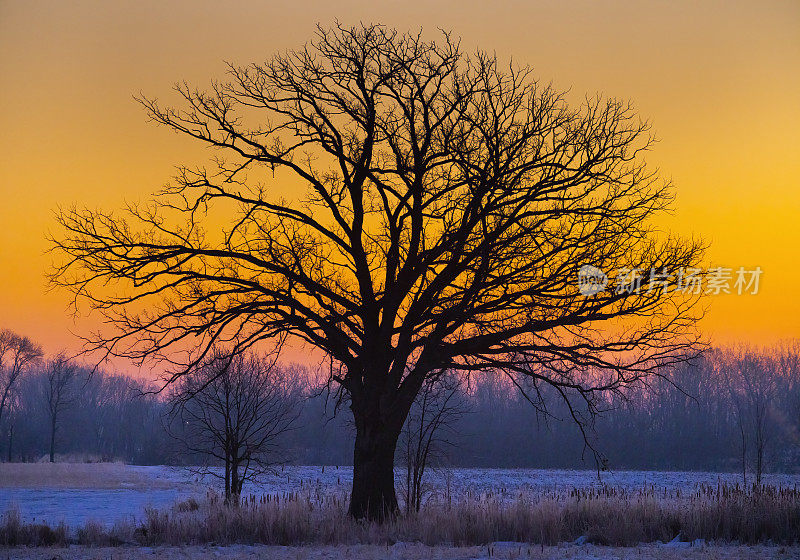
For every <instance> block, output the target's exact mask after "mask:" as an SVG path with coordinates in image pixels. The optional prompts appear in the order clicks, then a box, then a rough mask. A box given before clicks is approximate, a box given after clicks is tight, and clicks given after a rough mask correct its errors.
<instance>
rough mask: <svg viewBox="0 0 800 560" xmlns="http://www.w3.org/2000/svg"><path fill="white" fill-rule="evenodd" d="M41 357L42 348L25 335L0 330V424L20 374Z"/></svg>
mask: <svg viewBox="0 0 800 560" xmlns="http://www.w3.org/2000/svg"><path fill="white" fill-rule="evenodd" d="M41 357H42V348H41V347H40V346H39V345H38V344H36V343H34V342H33V341H32V340H31V339H30V338H28V337H27V336H20V335H18V334H16V333H14V332H12V331H10V330H8V329H1V330H0V391H2V393H1V394H0V424H2V421H3V412H5V410H6V406H7V404H8V401H9V399H10V398H11V397H12V393H13V391H14V386H15V385H16V384H17V382H18V381H19V378H20V376H21V375H22V374H23V373H25V371H26V370H28V369H29V368H30V367H31V366H32V365H33V364H35V363H37V362H38V361H39V360H40V359H41Z"/></svg>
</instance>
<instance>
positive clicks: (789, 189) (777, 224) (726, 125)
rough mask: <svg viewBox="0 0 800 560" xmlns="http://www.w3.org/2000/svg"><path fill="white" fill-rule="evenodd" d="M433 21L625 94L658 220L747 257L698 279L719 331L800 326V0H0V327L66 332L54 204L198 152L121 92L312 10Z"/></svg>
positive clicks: (304, 30) (316, 15)
mask: <svg viewBox="0 0 800 560" xmlns="http://www.w3.org/2000/svg"><path fill="white" fill-rule="evenodd" d="M335 18H338V19H339V21H341V22H342V23H345V24H349V23H355V22H357V21H359V20H362V21H365V22H379V23H384V24H387V25H390V26H394V27H397V28H398V29H401V30H409V29H418V28H419V27H420V26H422V27H423V28H424V29H425V30H426V31H430V32H433V31H435V29H436V28H437V27H441V28H444V29H449V30H452V31H453V32H454V33H455V34H456V35H458V36H461V38H462V45H463V46H464V47H466V49H467V50H473V49H475V48H476V47H480V48H483V49H485V50H489V51H492V50H494V51H496V52H497V54H498V55H499V56H501V57H503V58H507V57H513V59H514V60H515V61H516V62H518V63H524V64H529V65H531V66H532V67H533V68H534V72H535V75H536V76H537V77H538V78H539V79H541V80H542V81H544V82H547V81H552V82H553V83H554V84H555V85H557V86H558V87H559V88H563V89H567V88H571V91H572V92H574V93H576V94H580V95H582V94H583V93H585V92H588V93H596V92H601V93H604V94H606V95H609V96H616V97H623V98H629V99H631V100H632V101H633V102H634V103H635V105H636V107H637V108H638V110H639V111H640V113H641V114H642V115H643V116H645V117H646V118H648V119H649V120H650V121H651V123H652V124H653V127H654V130H655V132H656V133H657V135H658V137H659V138H660V142H659V144H658V145H657V146H656V148H655V149H654V150H653V152H652V153H651V154H650V155H649V161H651V162H652V163H653V164H655V165H657V166H659V167H660V169H661V170H662V173H663V174H664V176H666V177H672V178H673V180H674V182H675V184H676V186H677V201H676V212H675V214H674V216H672V217H670V218H669V220H667V221H666V225H667V227H669V228H671V229H674V230H675V231H678V232H680V233H684V234H695V235H699V236H701V237H703V238H704V239H705V240H707V241H708V242H710V243H711V250H710V252H709V262H710V263H711V264H718V265H725V266H731V267H738V266H745V267H749V268H751V267H755V266H760V267H761V268H762V269H763V271H764V273H763V277H762V279H761V290H760V293H759V294H758V295H756V296H736V295H730V296H722V297H714V298H709V304H710V313H709V315H708V316H707V317H706V318H705V319H704V321H703V324H702V327H703V329H704V331H705V332H707V333H708V335H709V336H710V337H711V339H712V341H716V342H723V343H726V342H735V341H747V342H753V343H758V344H768V343H771V342H773V341H777V340H780V339H785V338H789V337H796V336H798V335H800V319H799V318H798V317H800V294H798V292H797V291H796V290H797V289H798V285H800V283H799V282H798V279H799V278H800V228H799V227H798V221H800V2H796V1H787V2H748V3H745V2H711V1H709V2H696V1H691V2H688V1H687V2H684V1H663V2H651V3H648V2H603V1H597V0H594V1H587V2H571V3H567V2H492V3H489V2H469V1H458V2H411V1H403V2H376V1H375V0H373V1H370V2H339V3H333V2H303V1H299V0H296V1H292V2H225V3H224V4H223V3H222V2H219V3H217V2H204V1H191V2H190V1H182V2H176V1H160V2H149V1H140V2H36V1H8V0H0V124H1V125H2V126H0V194H2V197H0V327H6V328H12V329H14V330H16V331H19V332H21V333H25V334H28V335H29V336H32V337H33V338H35V339H38V340H39V341H40V342H42V343H43V344H44V346H45V349H46V351H48V352H54V351H57V350H58V349H60V348H64V347H66V348H75V347H77V343H76V340H75V338H74V337H73V336H72V335H71V334H70V332H69V330H70V329H72V330H78V331H81V330H82V329H85V328H86V327H87V326H88V325H91V324H92V321H91V319H89V320H83V321H79V322H78V323H77V324H76V323H74V322H73V320H72V318H71V317H69V316H68V315H67V314H66V311H65V310H66V301H67V296H66V294H64V293H46V292H45V290H46V285H45V280H44V276H43V273H44V271H45V270H46V268H47V267H48V265H49V262H50V258H49V257H48V256H47V255H46V254H44V251H45V249H46V248H47V244H46V241H45V234H46V232H47V231H48V230H49V229H51V228H52V227H53V223H54V222H53V210H54V209H55V208H56V207H57V206H58V205H59V204H61V205H68V204H71V203H74V202H77V203H78V204H81V205H84V204H85V205H88V206H90V207H93V206H100V207H104V208H107V209H115V208H117V207H119V205H120V204H121V203H122V202H123V201H124V200H130V201H135V200H139V199H143V198H146V197H147V195H148V194H149V193H151V192H153V191H154V190H156V189H157V188H159V187H160V186H161V185H163V184H164V183H165V182H166V181H168V180H169V178H170V176H171V174H172V172H173V166H174V165H175V164H178V163H191V162H194V161H203V158H205V157H207V156H208V155H210V154H209V152H208V151H203V150H202V149H199V148H198V147H197V146H195V145H194V144H192V143H191V142H190V141H189V140H187V139H185V138H181V137H179V136H177V135H175V134H172V133H170V132H169V131H167V130H166V129H163V128H159V127H156V126H154V125H153V124H150V123H148V122H147V121H146V119H145V116H144V112H143V111H142V109H141V108H140V107H139V106H138V105H137V104H136V103H135V102H134V101H133V100H132V97H131V96H132V95H133V94H135V93H138V92H140V91H141V92H144V93H145V94H147V95H149V96H158V97H160V98H162V99H163V100H169V99H172V97H171V96H170V88H171V85H172V83H173V82H175V81H177V80H187V81H189V82H190V83H193V84H197V85H205V84H207V83H208V82H209V80H210V79H212V78H223V77H224V64H223V61H230V62H233V63H240V64H246V63H249V62H254V61H263V60H265V59H267V58H268V57H269V56H270V55H271V54H272V53H274V52H275V51H277V50H283V49H287V48H293V47H298V46H300V45H301V44H302V43H303V42H305V41H306V40H307V39H309V38H310V37H311V35H312V33H313V31H314V25H315V24H316V23H317V22H320V23H322V24H329V23H331V22H333V21H334V19H335Z"/></svg>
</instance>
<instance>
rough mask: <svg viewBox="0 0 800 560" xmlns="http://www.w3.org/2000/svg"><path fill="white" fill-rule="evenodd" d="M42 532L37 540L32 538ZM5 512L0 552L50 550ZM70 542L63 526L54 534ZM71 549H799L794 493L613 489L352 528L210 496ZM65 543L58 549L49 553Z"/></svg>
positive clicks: (340, 502) (318, 506)
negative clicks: (679, 544) (678, 545)
mask: <svg viewBox="0 0 800 560" xmlns="http://www.w3.org/2000/svg"><path fill="white" fill-rule="evenodd" d="M37 531H39V532H37ZM41 531H42V529H36V528H34V527H33V526H27V525H25V524H23V523H21V522H20V520H19V516H18V515H16V516H14V515H13V512H11V513H7V514H6V516H5V517H4V518H3V520H2V523H0V545H15V544H16V545H22V544H32V545H35V544H47V543H45V542H44V541H43V540H42V539H41V538H40V537H38V536H37V535H39V534H40V532H41ZM54 531H56V532H59V531H60V533H59V534H64V535H66V534H68V530H67V528H66V527H64V526H62V527H60V528H58V529H56V530H54ZM70 534H74V537H71V540H72V541H74V542H77V543H79V544H83V545H93V546H108V545H120V544H130V545H141V546H163V545H203V544H209V543H213V544H217V545H231V544H248V545H251V544H264V545H284V546H291V545H307V544H313V545H331V546H334V545H336V546H338V545H359V544H363V545H366V544H372V545H391V544H393V543H397V542H418V543H422V544H424V545H428V546H434V545H448V546H459V547H464V546H483V545H487V544H488V543H493V542H498V541H500V542H510V541H513V542H519V543H528V544H543V545H557V544H558V543H564V542H572V541H575V540H576V539H579V538H580V541H579V542H588V543H593V544H599V545H614V546H633V545H637V544H639V543H651V542H656V541H662V542H667V541H671V540H673V539H674V538H675V537H676V536H679V537H680V538H679V540H681V541H694V540H696V539H703V540H705V541H714V542H737V543H746V544H755V543H773V544H784V545H793V544H796V543H797V542H798V540H800V491H798V490H797V489H786V488H783V489H781V488H775V487H761V488H752V489H748V490H743V489H741V488H739V487H737V486H728V485H719V486H716V487H712V486H706V487H702V488H700V489H698V490H697V491H695V492H693V493H690V494H688V495H687V494H684V493H681V492H680V491H676V492H673V493H669V492H663V493H662V492H659V491H656V490H655V489H653V488H650V489H648V488H642V489H639V490H636V491H631V490H627V489H616V488H608V487H606V488H602V489H587V490H574V491H573V492H571V493H569V494H567V495H563V494H555V493H554V494H552V495H548V494H535V495H533V494H531V495H521V496H519V497H518V498H517V499H516V500H514V501H507V500H499V499H492V498H486V497H482V498H480V499H478V498H469V497H467V498H461V499H458V500H452V499H451V500H430V501H429V502H428V503H427V504H425V506H423V510H422V511H421V512H420V514H418V515H410V516H399V517H397V518H396V519H395V520H393V521H391V522H389V523H386V524H384V525H376V524H372V523H365V522H355V521H353V520H351V519H350V518H349V517H348V516H347V502H346V500H345V499H343V498H342V497H340V496H336V495H333V496H329V497H326V496H320V495H312V493H310V492H309V493H287V494H283V495H282V496H261V497H255V496H251V497H250V498H248V499H246V500H244V501H243V503H242V504H241V505H239V506H226V505H224V504H223V503H222V502H221V500H219V499H218V498H217V497H215V496H214V495H209V496H208V497H207V498H206V499H205V500H202V501H197V500H194V499H190V500H186V501H183V502H180V503H178V504H176V505H174V506H173V507H171V508H167V509H161V510H157V509H149V510H147V511H146V513H145V516H144V518H143V519H142V520H141V521H140V522H136V523H134V522H133V521H131V520H128V521H122V522H118V523H116V524H114V525H112V526H110V527H107V526H105V525H102V524H100V523H86V524H84V525H83V526H81V527H79V528H77V529H76V530H75V532H74V533H70ZM62 542H64V541H63V539H62V540H57V541H56V542H52V543H50V544H60V543H62Z"/></svg>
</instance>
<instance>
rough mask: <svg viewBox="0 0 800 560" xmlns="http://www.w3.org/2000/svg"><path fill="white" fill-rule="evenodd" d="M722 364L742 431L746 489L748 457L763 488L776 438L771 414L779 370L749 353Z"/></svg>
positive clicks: (759, 355)
mask: <svg viewBox="0 0 800 560" xmlns="http://www.w3.org/2000/svg"><path fill="white" fill-rule="evenodd" d="M720 361H721V363H720V366H719V367H721V369H722V370H723V375H724V379H725V381H726V383H727V386H728V392H729V394H730V398H731V402H732V403H733V406H734V414H735V417H736V424H737V427H738V430H739V436H740V442H741V443H740V444H741V463H742V479H743V481H744V484H745V485H746V484H747V463H748V457H749V456H750V455H751V454H752V463H753V470H754V471H755V477H756V480H755V482H756V484H757V485H759V486H760V485H761V477H762V475H763V473H764V468H765V466H766V458H767V451H768V447H769V444H770V441H771V438H772V435H773V425H772V422H771V420H772V419H771V412H772V404H773V401H774V399H775V397H776V396H777V395H776V390H777V386H778V384H777V377H778V375H779V372H778V369H779V367H780V366H779V363H778V361H777V360H774V359H773V358H772V357H770V356H767V355H766V354H764V353H756V352H755V351H753V350H749V349H744V350H741V349H740V350H739V351H738V352H734V351H731V350H729V351H728V352H726V353H723V354H722V356H721V360H720ZM750 444H752V447H750ZM748 448H750V449H749V450H750V451H751V453H748Z"/></svg>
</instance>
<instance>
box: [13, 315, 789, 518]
mask: <svg viewBox="0 0 800 560" xmlns="http://www.w3.org/2000/svg"><path fill="white" fill-rule="evenodd" d="M259 359H260V360H261V362H259V361H258V360H259ZM225 360H226V358H223V357H222V356H220V355H217V356H215V357H214V358H213V359H211V360H209V361H208V362H207V363H206V365H205V366H204V368H200V369H198V370H197V371H196V372H195V373H194V374H192V375H191V376H188V377H186V378H184V379H182V380H181V382H180V384H178V385H177V386H175V387H172V388H171V389H170V390H168V391H158V389H159V387H160V386H159V385H157V384H155V383H154V382H152V381H145V380H142V379H137V378H134V377H131V376H127V375H122V374H117V373H113V372H110V371H102V370H97V371H92V369H90V368H88V367H86V366H82V365H79V364H78V363H77V362H74V361H72V360H69V359H68V358H67V357H66V356H65V355H63V354H59V355H56V356H52V357H45V356H44V355H43V352H42V351H41V348H40V347H39V346H38V345H37V344H36V343H34V342H33V341H31V340H30V339H28V338H26V337H23V336H20V335H17V334H15V333H12V332H11V331H7V330H4V331H0V383H1V384H0V394H2V395H3V399H2V408H0V435H1V436H2V437H1V439H0V457H2V460H4V461H38V460H43V459H44V460H53V459H57V458H58V457H60V456H67V457H71V458H72V459H77V460H96V461H111V460H121V461H125V462H129V463H134V464H184V465H189V464H191V465H195V466H197V467H198V468H203V467H211V466H224V465H226V464H227V465H231V464H235V465H236V474H235V475H234V474H233V473H232V472H228V473H227V480H226V481H225V487H226V490H228V491H229V492H233V493H238V491H241V487H242V484H243V483H244V482H245V481H246V480H250V479H252V478H253V477H257V476H258V475H259V474H261V473H263V472H264V471H265V470H267V469H269V468H271V467H273V466H274V465H277V464H283V463H296V464H329V465H348V464H352V453H351V450H350V447H351V445H352V440H353V437H354V435H355V432H354V427H353V425H352V421H351V420H348V419H347V418H346V415H343V414H341V413H339V414H335V412H336V410H335V403H334V401H333V399H331V395H329V394H327V393H326V391H325V390H324V387H323V388H321V387H320V386H319V383H317V382H316V381H315V379H316V377H315V376H314V375H313V373H312V372H310V371H309V370H308V369H306V368H304V367H301V366H298V365H281V364H279V363H277V362H276V361H275V360H274V359H273V358H264V357H262V358H257V357H251V358H248V359H245V358H242V357H237V358H235V359H233V360H232V362H233V363H232V364H223V362H224V361H225ZM265 362H268V363H265ZM215 368H216V369H215ZM221 371H229V372H231V373H230V374H229V375H228V377H225V376H220V372H221ZM524 388H525V387H524V386H523V389H524ZM237 392H238V393H237ZM526 395H527V393H526V392H525V391H520V390H519V389H518V388H517V387H515V386H514V385H513V383H510V382H506V381H504V380H503V379H502V378H500V377H497V376H492V375H472V376H469V377H466V378H462V377H460V376H456V375H445V376H444V379H442V380H437V382H435V383H430V384H428V385H427V386H426V387H423V390H422V391H421V392H420V395H419V397H418V399H417V400H416V401H415V404H414V406H413V407H412V410H411V413H410V414H409V417H408V419H407V421H406V423H405V425H404V429H403V433H402V434H401V438H400V443H399V446H398V457H397V458H398V463H399V465H400V467H401V470H402V472H403V475H404V477H405V479H406V480H405V488H406V489H409V488H410V489H416V490H414V491H415V492H417V493H418V492H421V481H422V478H423V476H424V472H425V468H426V467H437V466H438V467H443V466H453V467H455V466H464V467H466V466H477V467H514V468H522V467H535V468H594V466H595V464H594V462H593V460H592V458H591V456H590V454H587V453H586V445H587V443H586V440H585V439H584V434H582V433H581V431H580V430H579V428H578V427H577V426H576V424H575V423H574V422H573V421H572V420H571V416H570V411H569V410H568V409H567V408H566V406H565V405H564V404H563V401H560V400H559V399H558V398H557V396H556V395H548V394H547V392H546V391H544V392H543V393H542V394H541V395H540V400H539V401H536V402H535V403H534V404H535V405H536V406H531V400H530V399H529V398H527V397H526ZM243 396H244V397H247V398H246V399H244V398H242V397H243ZM248 399H249V400H248ZM220 403H228V404H227V405H225V407H223V408H222V409H221V413H220V415H219V416H217V417H214V416H213V414H209V411H214V410H218V408H219V407H218V405H219V404H220ZM598 406H599V409H600V412H599V414H598V415H597V416H596V418H595V420H594V422H593V424H591V425H590V426H589V427H588V432H587V434H586V435H587V436H588V440H589V443H590V444H591V445H592V446H593V447H594V448H595V449H596V450H597V451H598V452H599V454H600V456H602V457H603V462H602V465H601V466H603V467H607V468H609V469H613V470H620V469H644V470H650V469H652V470H713V471H729V472H740V473H741V474H742V476H743V477H744V478H745V479H746V480H747V481H748V482H757V481H760V477H761V475H762V474H763V473H764V472H774V471H787V472H794V471H797V470H798V468H800V345H799V344H798V343H797V342H792V343H786V344H783V345H779V346H774V347H770V348H766V349H761V350H756V349H752V348H747V347H729V348H719V349H711V350H709V351H707V352H706V353H705V354H704V355H703V356H702V357H701V358H699V359H696V360H694V361H692V362H688V363H685V364H681V365H679V366H678V367H676V368H673V369H672V370H671V371H670V372H669V374H665V375H664V376H657V377H654V378H652V379H650V380H649V381H648V383H647V384H646V385H645V384H644V383H642V384H639V385H634V386H632V387H630V388H629V389H628V390H627V391H625V392H624V393H618V394H615V395H611V396H609V397H608V398H607V399H606V401H605V402H604V403H603V404H601V405H598ZM215 407H216V408H215ZM578 412H580V411H578ZM215 418H219V419H221V421H222V424H217V425H216V427H219V426H222V428H223V429H222V430H214V429H211V430H209V429H208V428H209V425H210V424H214V423H215V422H218V420H216V419H215ZM237 422H238V423H237ZM204 423H205V424H204ZM232 426H234V427H236V428H237V430H239V431H238V432H237V431H236V430H231V429H228V430H227V432H226V428H230V427H232ZM211 427H212V428H213V427H214V426H211ZM220 433H222V434H225V433H228V436H229V440H228V441H225V440H224V439H223V440H222V443H220V444H219V445H217V442H216V440H214V438H216V437H217V436H218V435H219V434H220ZM254 445H255V447H257V448H258V449H257V451H258V452H257V453H253V452H252V449H251V448H253V446H254ZM226 453H227V454H228V455H229V457H230V461H227V460H226V455H225V454H226ZM213 472H216V471H213ZM407 491H408V490H407ZM416 500H417V502H418V501H419V496H417V498H416ZM406 503H408V501H407V500H406ZM411 503H412V504H413V503H414V499H413V498H412V500H411Z"/></svg>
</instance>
